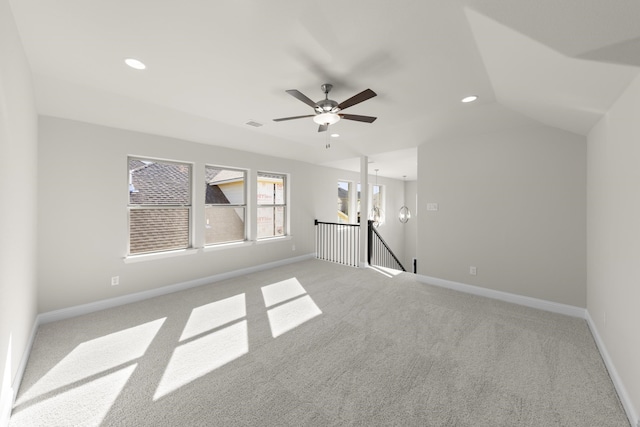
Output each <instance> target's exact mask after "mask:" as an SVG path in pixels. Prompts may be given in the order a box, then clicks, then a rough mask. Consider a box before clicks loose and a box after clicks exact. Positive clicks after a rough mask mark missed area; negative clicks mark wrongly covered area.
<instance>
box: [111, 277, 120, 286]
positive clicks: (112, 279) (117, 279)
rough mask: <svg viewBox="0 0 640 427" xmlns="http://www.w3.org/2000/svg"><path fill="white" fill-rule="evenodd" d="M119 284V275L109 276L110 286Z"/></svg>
mask: <svg viewBox="0 0 640 427" xmlns="http://www.w3.org/2000/svg"><path fill="white" fill-rule="evenodd" d="M119 284H120V276H113V277H112V278H111V286H116V285H119Z"/></svg>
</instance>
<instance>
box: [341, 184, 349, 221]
mask: <svg viewBox="0 0 640 427" xmlns="http://www.w3.org/2000/svg"><path fill="white" fill-rule="evenodd" d="M338 222H340V223H348V222H349V183H348V182H344V181H338Z"/></svg>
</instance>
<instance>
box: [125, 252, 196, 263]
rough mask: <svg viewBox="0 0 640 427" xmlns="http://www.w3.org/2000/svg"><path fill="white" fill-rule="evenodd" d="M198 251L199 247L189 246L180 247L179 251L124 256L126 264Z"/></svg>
mask: <svg viewBox="0 0 640 427" xmlns="http://www.w3.org/2000/svg"><path fill="white" fill-rule="evenodd" d="M197 253H198V249H195V248H189V249H180V250H177V251H166V252H156V253H151V254H141V255H129V256H126V257H124V258H123V260H124V262H125V264H130V263H134V262H144V261H153V260H156V259H163V258H173V257H176V256H185V255H195V254H197Z"/></svg>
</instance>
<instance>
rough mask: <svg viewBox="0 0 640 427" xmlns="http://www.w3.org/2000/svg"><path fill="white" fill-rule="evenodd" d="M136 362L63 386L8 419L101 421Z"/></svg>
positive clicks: (36, 423)
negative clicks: (108, 372)
mask: <svg viewBox="0 0 640 427" xmlns="http://www.w3.org/2000/svg"><path fill="white" fill-rule="evenodd" d="M136 366H138V365H137V364H133V365H130V366H127V367H126V368H122V369H120V370H117V371H115V372H112V373H110V374H108V375H103V376H101V377H99V378H97V379H94V380H92V381H89V382H86V383H84V384H82V385H79V386H74V387H65V388H64V389H62V390H61V391H59V392H58V393H56V394H55V395H54V396H52V397H50V398H47V399H44V400H42V401H40V402H37V403H35V404H33V405H31V406H28V407H26V408H24V409H20V410H18V411H17V412H14V414H13V415H12V417H11V421H12V423H15V424H17V425H33V426H50V425H66V426H98V425H101V423H102V421H103V420H104V418H105V416H106V415H107V413H108V412H109V410H110V409H111V407H112V406H113V404H114V402H115V401H116V399H117V398H118V396H119V395H120V393H121V392H122V389H123V388H124V386H125V384H126V383H127V381H128V380H129V377H130V376H131V374H132V373H133V371H134V370H135V369H136ZM22 423H24V424H22Z"/></svg>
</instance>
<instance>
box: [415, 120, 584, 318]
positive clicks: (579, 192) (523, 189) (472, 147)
mask: <svg viewBox="0 0 640 427" xmlns="http://www.w3.org/2000/svg"><path fill="white" fill-rule="evenodd" d="M428 203H438V205H439V210H438V211H427V204H428ZM585 208H586V141H585V138H583V137H579V136H576V135H574V134H571V133H568V132H564V131H560V130H556V129H553V128H549V127H545V126H535V127H521V128H518V129H515V130H509V131H504V132H499V133H492V134H485V135H478V136H475V137H469V138H461V139H453V140H446V141H443V140H440V141H432V142H428V143H425V144H423V145H422V146H420V147H419V149H418V212H419V215H420V217H419V224H418V243H417V246H418V252H417V253H418V256H417V258H418V273H419V274H421V275H425V276H431V277H436V278H440V279H446V280H451V281H454V282H460V283H465V284H470V285H476V286H480V287H486V288H490V289H493V290H498V291H504V292H510V293H514V294H518V295H524V296H529V297H534V298H540V299H544V300H548V301H555V302H559V303H564V304H570V305H574V306H578V307H585V306H586V264H585V263H586V236H585V228H586V223H585V221H586V218H585V217H586V216H585ZM470 266H476V267H477V276H471V275H469V267H470Z"/></svg>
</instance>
